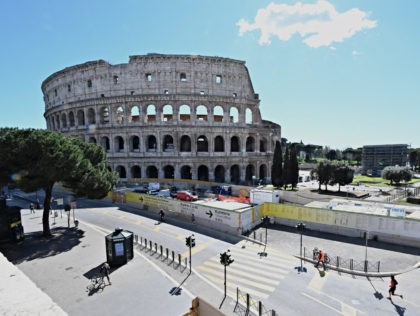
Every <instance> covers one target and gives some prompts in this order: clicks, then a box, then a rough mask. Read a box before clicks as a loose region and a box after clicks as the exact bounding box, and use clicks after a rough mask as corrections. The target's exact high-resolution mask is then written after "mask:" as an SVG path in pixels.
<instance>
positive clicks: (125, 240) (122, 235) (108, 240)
mask: <svg viewBox="0 0 420 316" xmlns="http://www.w3.org/2000/svg"><path fill="white" fill-rule="evenodd" d="M105 247H106V261H107V262H108V264H109V265H110V266H120V265H123V264H126V263H127V262H128V260H131V259H133V250H134V249H133V247H134V244H133V232H131V231H128V230H124V229H122V228H120V227H117V228H115V231H114V232H113V233H111V234H109V235H107V236H105Z"/></svg>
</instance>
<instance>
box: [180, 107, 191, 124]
mask: <svg viewBox="0 0 420 316" xmlns="http://www.w3.org/2000/svg"><path fill="white" fill-rule="evenodd" d="M178 116H179V117H178V120H179V121H191V108H190V106H189V105H187V104H183V105H181V106H180V107H179V114H178Z"/></svg>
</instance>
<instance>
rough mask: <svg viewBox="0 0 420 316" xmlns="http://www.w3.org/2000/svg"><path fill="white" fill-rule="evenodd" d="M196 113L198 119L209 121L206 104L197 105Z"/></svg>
mask: <svg viewBox="0 0 420 316" xmlns="http://www.w3.org/2000/svg"><path fill="white" fill-rule="evenodd" d="M196 115H197V120H198V121H207V118H208V115H209V114H208V109H207V107H206V106H205V105H202V104H200V105H199V106H197V109H196Z"/></svg>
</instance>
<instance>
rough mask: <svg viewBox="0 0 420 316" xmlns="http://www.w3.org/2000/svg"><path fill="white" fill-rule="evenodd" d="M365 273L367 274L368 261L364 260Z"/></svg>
mask: <svg viewBox="0 0 420 316" xmlns="http://www.w3.org/2000/svg"><path fill="white" fill-rule="evenodd" d="M364 270H365V272H368V261H367V260H365V269H364Z"/></svg>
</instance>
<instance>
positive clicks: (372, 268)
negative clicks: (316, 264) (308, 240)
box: [303, 247, 381, 272]
mask: <svg viewBox="0 0 420 316" xmlns="http://www.w3.org/2000/svg"><path fill="white" fill-rule="evenodd" d="M303 256H304V257H305V258H309V259H312V260H317V254H316V251H315V249H313V250H311V251H308V249H307V248H306V247H304V248H303ZM326 256H327V258H326V260H325V263H326V264H328V265H330V266H333V267H336V268H342V269H348V270H352V271H362V272H380V268H381V262H380V261H376V262H370V261H369V260H362V261H360V260H359V261H356V260H354V259H344V258H342V257H340V256H332V255H330V254H328V253H326Z"/></svg>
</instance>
